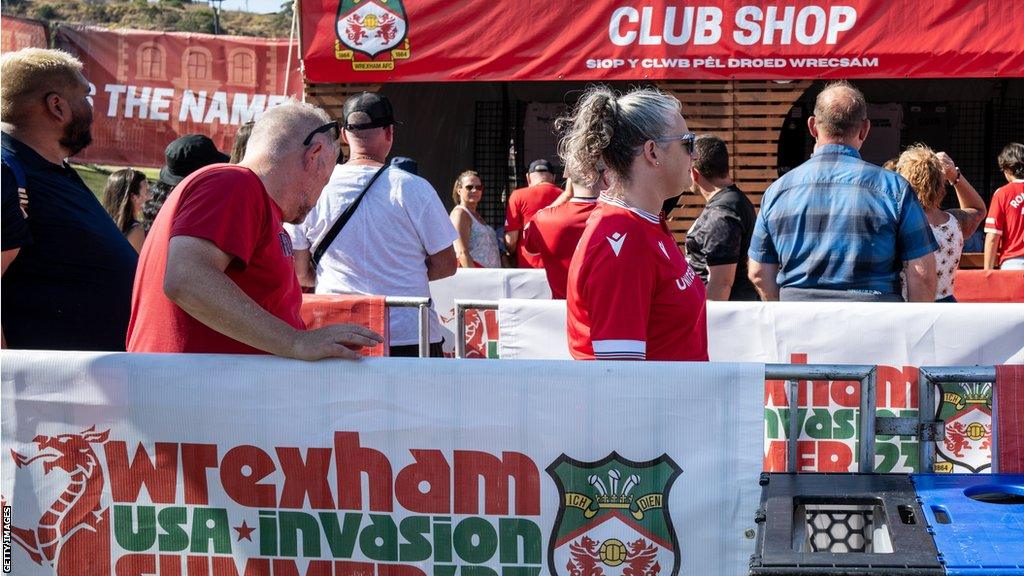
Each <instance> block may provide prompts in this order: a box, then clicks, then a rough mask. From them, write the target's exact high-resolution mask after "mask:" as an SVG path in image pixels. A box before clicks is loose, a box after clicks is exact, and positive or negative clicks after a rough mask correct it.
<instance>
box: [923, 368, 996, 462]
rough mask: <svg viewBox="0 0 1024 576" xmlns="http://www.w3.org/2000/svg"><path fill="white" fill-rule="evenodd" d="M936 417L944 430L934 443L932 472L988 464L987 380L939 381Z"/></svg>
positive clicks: (989, 419) (989, 387) (989, 415)
mask: <svg viewBox="0 0 1024 576" xmlns="http://www.w3.org/2000/svg"><path fill="white" fill-rule="evenodd" d="M939 419H941V420H943V421H945V423H946V425H945V427H946V430H945V437H944V438H943V439H942V440H940V441H939V442H938V443H937V449H936V456H937V458H936V462H935V472H960V473H964V472H972V473H977V472H981V471H983V470H986V469H988V468H989V467H991V465H992V463H991V452H992V384H991V383H988V382H969V383H963V384H953V383H950V384H943V385H942V400H941V402H940V403H939Z"/></svg>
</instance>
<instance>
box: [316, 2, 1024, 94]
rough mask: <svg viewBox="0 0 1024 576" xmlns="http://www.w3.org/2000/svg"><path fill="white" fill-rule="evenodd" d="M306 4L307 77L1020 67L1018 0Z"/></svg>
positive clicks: (694, 75) (719, 75) (821, 74)
mask: <svg viewBox="0 0 1024 576" xmlns="http://www.w3.org/2000/svg"><path fill="white" fill-rule="evenodd" d="M300 4H301V16H302V52H303V56H304V59H305V74H306V79H307V80H308V81H310V82H447V81H506V80H583V81H593V80H711V79H780V80H783V79H809V78H951V77H961V78H978V77H993V76H995V77H1022V76H1024V37H1022V36H1021V32H1020V26H1017V25H1016V23H1017V22H1019V21H1020V17H1021V16H1020V13H1019V4H1018V3H1017V2H1003V1H991V0H989V1H985V0H933V1H931V2H928V3H921V2H919V1H917V0H845V1H844V0H838V1H834V0H833V1H826V0H812V1H811V2H794V1H793V0H783V1H779V2H753V1H746V2H744V1H738V0H704V1H702V2H683V1H681V0H675V1H668V0H625V1H622V2H602V1H586V0H562V1H541V0H500V1H494V0H461V1H458V2H453V1H451V0H405V1H404V2H403V1H402V0H301V3H300Z"/></svg>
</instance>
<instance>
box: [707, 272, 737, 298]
mask: <svg viewBox="0 0 1024 576" xmlns="http://www.w3.org/2000/svg"><path fill="white" fill-rule="evenodd" d="M735 278H736V265H735V264H721V265H718V266H709V267H708V285H707V294H708V300H717V301H726V300H728V299H729V296H731V295H732V285H733V281H734V280H735Z"/></svg>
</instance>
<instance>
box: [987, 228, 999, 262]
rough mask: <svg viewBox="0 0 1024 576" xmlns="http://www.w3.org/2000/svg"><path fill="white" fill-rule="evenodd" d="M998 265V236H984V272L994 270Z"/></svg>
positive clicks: (988, 234)
mask: <svg viewBox="0 0 1024 576" xmlns="http://www.w3.org/2000/svg"><path fill="white" fill-rule="evenodd" d="M998 263H999V234H992V233H991V232H988V233H986V234H985V261H984V266H985V270H995V269H996V264H998Z"/></svg>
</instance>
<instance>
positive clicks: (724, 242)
mask: <svg viewBox="0 0 1024 576" xmlns="http://www.w3.org/2000/svg"><path fill="white" fill-rule="evenodd" d="M690 175H691V176H692V177H693V186H694V189H695V190H696V191H697V192H699V193H700V195H701V196H703V197H704V200H705V201H706V202H707V205H706V206H705V207H704V211H703V212H701V214H700V216H698V217H697V219H696V220H694V222H693V225H691V226H690V230H689V232H687V233H686V260H687V261H688V262H689V263H690V267H691V268H693V270H694V272H696V273H697V274H698V275H699V276H700V278H701V280H703V281H704V284H706V285H707V292H708V300H752V301H756V300H758V299H759V298H758V295H757V291H756V290H755V289H754V285H753V284H751V282H750V279H749V278H747V248H749V247H750V235H751V234H752V233H753V230H754V205H753V204H751V203H750V200H749V199H747V196H746V195H745V194H743V192H741V191H740V189H739V188H737V187H736V185H735V184H733V181H732V179H731V178H729V150H728V148H727V147H726V145H725V142H724V141H723V140H722V139H721V138H717V137H715V136H701V137H700V138H698V139H697V142H696V144H695V150H694V153H693V167H692V168H691V169H690Z"/></svg>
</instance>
